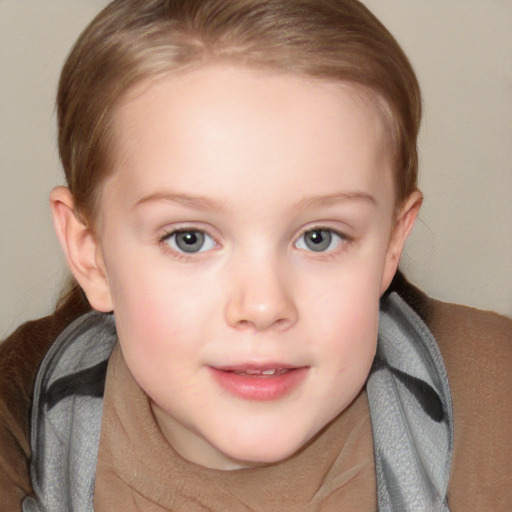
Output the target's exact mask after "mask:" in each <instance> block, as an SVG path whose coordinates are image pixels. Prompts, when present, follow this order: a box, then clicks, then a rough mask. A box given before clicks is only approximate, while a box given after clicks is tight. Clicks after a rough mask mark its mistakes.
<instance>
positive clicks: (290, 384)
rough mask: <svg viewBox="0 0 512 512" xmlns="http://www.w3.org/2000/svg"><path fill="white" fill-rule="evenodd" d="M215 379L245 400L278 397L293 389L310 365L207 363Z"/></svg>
mask: <svg viewBox="0 0 512 512" xmlns="http://www.w3.org/2000/svg"><path fill="white" fill-rule="evenodd" d="M209 369H210V372H211V375H212V377H213V379H214V381H215V382H216V383H217V384H218V385H219V386H220V387H221V388H222V389H224V390H225V391H227V392H228V393H230V394H232V395H234V396H236V397H238V398H242V399H244V400H255V401H269V400H278V399H280V398H283V397H285V396H286V395H288V394H290V393H292V392H293V391H294V390H296V389H297V388H298V387H299V386H300V385H301V384H302V383H303V382H304V380H305V379H306V377H307V374H308V371H309V367H308V366H302V367H290V366H282V365H275V366H274V367H273V366H271V365H268V366H267V365H265V367H260V368H258V367H254V366H243V367H230V368H214V367H209Z"/></svg>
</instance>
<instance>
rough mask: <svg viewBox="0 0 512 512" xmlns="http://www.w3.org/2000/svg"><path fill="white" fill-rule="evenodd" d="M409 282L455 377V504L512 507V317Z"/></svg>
mask: <svg viewBox="0 0 512 512" xmlns="http://www.w3.org/2000/svg"><path fill="white" fill-rule="evenodd" d="M408 286H409V289H406V290H405V291H404V293H403V295H405V298H406V300H407V301H408V302H409V303H410V304H411V306H412V307H413V309H415V310H416V311H417V312H418V314H419V315H420V316H421V317H422V318H423V320H424V322H425V323H426V324H427V326H428V327H429V329H430V330H431V332H432V334H433V335H434V337H435V339H436V340H437V343H438V346H439V349H440V351H441V354H442V356H443V360H444V363H445V366H446V371H447V374H448V380H449V382H450V388H451V393H452V401H453V412H454V434H455V436H454V439H455V440H454V457H453V461H452V470H451V481H450V490H449V499H450V504H452V503H453V506H452V509H453V510H493V511H505V510H510V507H511V506H512V407H511V405H510V403H511V402H510V399H511V397H512V320H511V319H509V318H507V317H504V316H501V315H498V314H496V313H493V312H489V311H481V310H478V309H475V308H470V307H467V306H461V305H456V304H449V303H445V302H441V301H438V300H435V299H432V298H429V297H427V296H426V295H425V294H423V293H422V292H421V291H419V290H417V289H415V288H414V287H412V286H411V285H408ZM406 288H407V287H406Z"/></svg>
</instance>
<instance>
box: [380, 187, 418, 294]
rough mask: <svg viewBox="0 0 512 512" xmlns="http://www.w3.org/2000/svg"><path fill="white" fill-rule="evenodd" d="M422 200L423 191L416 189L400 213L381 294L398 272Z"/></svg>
mask: <svg viewBox="0 0 512 512" xmlns="http://www.w3.org/2000/svg"><path fill="white" fill-rule="evenodd" d="M422 202H423V196H422V194H421V192H420V191H419V190H415V191H414V192H413V193H412V194H411V195H410V196H409V197H408V198H407V200H406V201H405V202H404V204H403V206H402V208H401V209H400V212H399V213H398V216H397V220H396V222H395V226H394V228H393V232H392V234H391V238H390V241H389V246H388V250H387V254H386V261H385V265H384V272H383V276H382V283H381V290H380V293H381V294H383V293H384V292H385V291H386V289H387V288H388V286H389V285H390V283H391V280H392V279H393V276H394V275H395V273H396V270H397V268H398V264H399V263H400V257H401V256H402V251H403V248H404V246H405V242H406V240H407V237H408V236H409V234H410V233H411V231H412V228H413V227H414V223H415V221H416V218H417V216H418V212H419V209H420V207H421V203H422Z"/></svg>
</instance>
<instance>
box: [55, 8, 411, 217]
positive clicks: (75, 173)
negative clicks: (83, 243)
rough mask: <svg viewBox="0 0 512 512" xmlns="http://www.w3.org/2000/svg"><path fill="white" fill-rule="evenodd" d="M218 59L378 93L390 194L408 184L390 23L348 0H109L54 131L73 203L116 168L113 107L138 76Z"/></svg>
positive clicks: (399, 55) (402, 66)
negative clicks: (391, 171) (389, 153)
mask: <svg viewBox="0 0 512 512" xmlns="http://www.w3.org/2000/svg"><path fill="white" fill-rule="evenodd" d="M215 62H226V63H230V64H235V65H237V64H238V65H244V66H252V67H257V68H262V69H265V70H270V71H275V72H280V73H295V74H298V75H301V76H306V77H312V78H319V79H328V80H339V81H343V82H346V83H347V82H348V83H351V84H353V85H355V86H358V87H361V88H363V89H364V90H366V91H369V92H370V93H372V96H373V97H374V98H376V99H378V100H379V101H377V102H376V104H378V105H383V106H384V108H383V109H381V110H383V112H384V118H385V120H386V122H387V123H388V124H389V128H390V129H389V132H390V134H391V137H390V141H391V147H392V150H393V156H394V164H395V166H394V167H395V173H396V174H395V183H396V204H397V205H400V204H401V203H402V202H403V201H404V200H405V199H406V198H407V197H408V196H409V195H410V194H411V193H412V192H413V191H414V190H415V189H416V188H417V172H418V156H417V148H416V144H417V137H418V131H419V125H420V120H421V97H420V90H419V85H418V82H417V79H416V76H415V74H414V71H413V69H412V67H411V64H410V63H409V61H408V59H407V57H406V55H405V54H404V52H403V51H402V49H401V48H400V46H399V44H398V43H397V42H396V40H395V39H394V38H393V36H392V35H391V34H390V33H389V31H388V30H387V29H386V28H385V27H384V26H383V25H382V23H381V22H380V21H379V20H377V18H376V17H375V16H374V15H373V14H372V13H371V12H370V11H369V10H368V9H367V8H366V7H365V6H364V5H362V4H361V3H360V2H359V1H357V0H115V1H113V2H112V3H110V4H109V5H108V6H107V7H106V8H105V9H104V10H103V11H101V12H100V13H99V14H98V15H97V16H96V18H95V19H94V20H93V21H92V22H91V23H90V24H89V26H88V27H87V28H86V29H85V30H84V32H83V33H82V34H81V36H80V37H79V39H78V41H77V42H76V44H75V46H74V47H73V49H72V50H71V53H70V55H69V57H68V59H67V61H66V63H65V65H64V68H63V70H62V74H61V78H60V84H59V90H58V96H57V117H58V132H59V135H58V143H59V153H60V158H61V161H62V165H63V167H64V172H65V175H66V180H67V184H68V187H69V189H70V191H71V193H72V194H73V196H74V199H75V207H76V210H77V212H78V213H80V214H81V215H82V216H83V217H84V218H86V219H88V221H89V222H92V223H93V222H94V219H95V217H96V216H97V212H98V207H99V197H100V192H101V184H102V183H103V182H104V180H105V178H106V177H107V176H108V174H109V172H111V170H112V169H113V168H114V166H115V161H116V150H115V148H116V144H115V140H114V136H113V129H112V128H113V119H114V116H115V111H116V107H118V106H119V104H120V102H121V101H122V99H123V98H124V97H126V95H127V94H128V93H129V91H131V90H133V88H134V87H135V86H137V85H139V84H141V83H143V82H148V81H150V80H154V79H158V78H159V77H161V76H162V75H164V74H167V73H171V72H179V71H182V70H186V69H187V68H189V67H193V66H201V65H205V64H210V63H215Z"/></svg>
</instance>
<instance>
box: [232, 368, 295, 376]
mask: <svg viewBox="0 0 512 512" xmlns="http://www.w3.org/2000/svg"><path fill="white" fill-rule="evenodd" d="M285 371H286V370H277V369H275V368H274V369H272V370H244V371H235V372H234V373H236V374H237V375H276V373H277V374H281V373H284V372H285Z"/></svg>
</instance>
